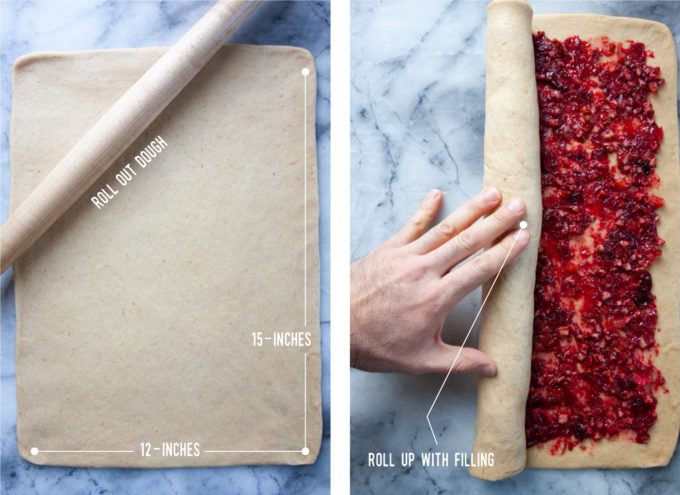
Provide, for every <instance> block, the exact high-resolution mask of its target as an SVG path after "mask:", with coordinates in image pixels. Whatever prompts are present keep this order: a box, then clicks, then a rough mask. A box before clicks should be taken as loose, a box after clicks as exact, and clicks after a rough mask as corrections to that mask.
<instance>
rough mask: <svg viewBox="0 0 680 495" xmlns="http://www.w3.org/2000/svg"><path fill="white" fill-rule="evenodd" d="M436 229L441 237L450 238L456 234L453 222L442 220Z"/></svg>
mask: <svg viewBox="0 0 680 495" xmlns="http://www.w3.org/2000/svg"><path fill="white" fill-rule="evenodd" d="M437 231H438V232H439V235H441V236H442V237H446V238H451V237H453V236H454V235H456V231H457V229H456V225H455V224H454V223H453V222H450V221H449V222H447V221H444V222H442V223H440V224H439V226H438V227H437Z"/></svg>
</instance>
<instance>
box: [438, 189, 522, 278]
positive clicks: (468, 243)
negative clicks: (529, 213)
mask: <svg viewBox="0 0 680 495" xmlns="http://www.w3.org/2000/svg"><path fill="white" fill-rule="evenodd" d="M525 209H526V208H525V206H524V202H523V201H522V200H521V199H519V198H514V199H511V200H510V201H508V202H507V203H505V204H504V205H503V206H501V207H500V208H498V209H497V210H496V211H495V212H494V213H493V214H492V215H489V216H488V217H486V218H485V219H484V220H482V221H481V222H478V223H476V224H474V225H472V226H471V227H469V228H468V229H465V230H463V231H462V232H460V233H459V234H457V235H456V236H455V237H454V238H453V239H450V240H449V241H447V242H446V243H444V244H443V245H441V246H440V247H438V248H437V249H435V250H434V251H432V252H430V253H428V254H426V255H425V256H427V257H428V258H429V262H431V263H432V264H433V265H434V266H436V267H437V268H438V269H439V270H441V273H442V274H444V273H446V272H447V271H449V270H450V269H451V268H452V267H453V266H455V265H457V264H458V263H460V262H461V261H463V260H464V259H466V258H468V257H470V256H472V255H473V254H474V253H476V252H477V251H479V250H480V249H482V248H483V247H485V246H488V245H489V244H491V243H492V242H493V240H494V239H497V238H498V237H499V236H500V235H501V234H503V233H504V232H506V231H507V230H509V229H510V228H511V227H513V226H514V225H515V224H516V223H517V222H518V221H519V220H520V219H521V218H522V216H523V215H524V211H525Z"/></svg>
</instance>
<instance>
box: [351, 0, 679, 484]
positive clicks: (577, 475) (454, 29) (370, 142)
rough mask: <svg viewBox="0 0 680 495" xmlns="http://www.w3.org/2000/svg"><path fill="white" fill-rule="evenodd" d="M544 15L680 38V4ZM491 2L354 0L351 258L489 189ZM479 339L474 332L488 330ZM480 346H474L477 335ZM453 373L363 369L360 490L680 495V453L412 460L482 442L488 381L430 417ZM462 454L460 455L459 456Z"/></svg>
mask: <svg viewBox="0 0 680 495" xmlns="http://www.w3.org/2000/svg"><path fill="white" fill-rule="evenodd" d="M532 5H533V7H534V11H535V12H536V13H548V12H597V13H602V14H609V15H620V16H631V17H642V18H648V19H653V20H658V21H661V22H665V23H666V24H667V25H669V27H670V28H671V30H672V31H673V33H674V36H675V39H676V43H677V41H678V40H680V3H679V2H532ZM485 8H486V2H465V1H464V2H443V1H406V0H404V1H389V0H388V1H385V2H371V1H357V0H355V1H353V2H352V6H351V70H352V74H351V86H352V87H351V119H352V121H351V256H352V259H357V258H359V257H361V256H363V255H365V254H366V253H368V252H369V251H370V250H371V249H373V248H375V247H376V246H378V245H379V244H380V243H381V242H383V241H384V240H386V239H387V238H388V237H389V236H390V235H392V234H393V233H394V232H396V230H397V229H398V228H399V227H401V225H402V224H403V223H404V222H405V221H406V220H407V219H408V218H409V217H410V216H411V215H412V214H413V213H414V212H415V210H416V209H417V207H418V204H419V203H420V201H421V200H422V198H423V197H424V196H425V194H427V192H428V191H429V190H430V189H431V188H433V187H437V188H439V189H441V190H442V191H443V193H444V208H443V210H444V211H443V214H446V213H448V212H451V211H453V210H454V209H455V208H456V207H458V206H460V205H461V204H463V203H464V202H466V201H467V199H468V198H470V197H471V196H472V195H473V194H475V193H476V192H477V191H478V190H480V189H481V187H482V159H483V134H484V72H485V69H484V65H485V62H484V48H485V37H486V27H485V23H486V13H485ZM479 304H480V300H479V292H476V293H473V294H472V295H470V296H468V297H467V298H466V299H465V300H464V301H463V302H462V303H461V304H459V305H458V306H457V307H456V308H455V309H454V310H453V312H452V313H451V315H449V318H448V319H447V322H446V324H445V339H446V340H447V341H449V342H451V343H457V342H461V341H462V338H463V336H464V334H465V333H466V332H467V330H468V328H469V327H470V325H471V323H472V321H473V319H474V317H475V314H476V312H477V310H478V308H479ZM473 336H474V337H475V338H474V339H473V340H476V335H474V332H473ZM471 345H475V342H472V343H471ZM442 378H443V377H442V376H418V377H413V376H404V375H397V374H383V375H381V374H369V373H364V372H360V371H356V370H353V371H352V376H351V390H352V400H351V418H352V419H351V432H352V452H351V462H352V482H351V486H352V492H353V493H357V494H359V493H361V494H363V493H366V494H373V493H375V494H382V493H388V492H391V493H492V492H493V493H497V492H498V493H507V494H515V493H517V494H520V493H521V494H539V493H540V494H542V493H565V494H566V493H579V494H586V495H591V494H593V495H594V494H602V493H611V494H634V493H678V490H680V488H678V487H679V486H680V455H679V454H678V452H677V451H676V455H675V456H674V458H673V460H672V461H671V464H670V466H669V467H667V468H654V469H645V470H618V471H608V470H576V471H549V470H548V471H540V470H525V471H524V472H523V473H521V474H520V475H518V476H515V477H514V478H511V479H509V480H505V481H502V482H496V483H492V482H487V481H482V480H478V479H476V478H473V477H471V476H470V475H469V474H468V472H467V468H461V467H458V468H455V467H450V468H446V469H445V468H434V467H430V468H423V467H421V466H417V465H415V466H413V467H411V468H402V467H400V466H399V465H398V464H399V463H398V455H399V453H400V452H403V451H413V452H415V453H416V454H418V453H420V452H433V451H437V450H442V451H449V452H470V449H471V447H472V440H473V436H474V425H475V409H476V383H475V378H474V377H471V376H454V377H452V378H451V379H450V380H449V382H448V383H447V385H446V388H445V389H444V392H443V393H442V396H441V397H440V399H439V401H438V403H437V406H436V408H435V409H434V411H433V412H432V416H431V419H432V422H433V426H434V427H435V431H436V432H437V434H438V440H439V444H440V448H439V449H437V448H435V445H434V442H433V439H432V436H431V434H430V431H429V429H428V426H427V423H426V421H425V414H426V413H427V410H428V408H429V407H430V404H431V403H432V400H433V399H434V396H435V394H436V392H437V390H438V388H439V386H440V384H441V380H442ZM368 452H392V453H393V457H394V460H395V463H396V464H397V466H396V467H394V468H370V467H368V466H367V454H368ZM452 460H453V459H452Z"/></svg>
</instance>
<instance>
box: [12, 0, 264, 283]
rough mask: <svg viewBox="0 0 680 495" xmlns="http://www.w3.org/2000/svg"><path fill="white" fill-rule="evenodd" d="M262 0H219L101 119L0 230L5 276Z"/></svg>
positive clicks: (156, 115) (142, 130)
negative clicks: (12, 265)
mask: <svg viewBox="0 0 680 495" xmlns="http://www.w3.org/2000/svg"><path fill="white" fill-rule="evenodd" d="M259 4H260V0H257V1H249V0H220V1H219V2H217V4H216V5H215V6H214V7H213V8H212V9H210V10H209V11H208V12H207V13H206V14H205V15H204V16H203V17H202V18H201V20H200V21H198V23H197V24H196V25H195V26H194V27H192V28H191V30H189V32H187V33H186V34H185V35H184V36H183V37H182V38H181V39H180V40H179V41H178V42H177V43H176V44H175V45H174V46H173V47H171V48H170V49H169V50H168V51H167V52H166V53H165V54H164V55H163V56H162V57H161V58H160V59H159V60H158V61H157V62H156V63H155V64H154V65H153V66H151V68H150V69H149V70H148V71H147V72H146V73H145V74H144V75H143V76H142V77H141V78H139V80H138V81H137V82H136V83H135V84H134V85H133V86H132V87H131V88H130V89H129V90H128V91H127V92H126V93H125V94H124V95H123V96H122V97H121V98H120V99H119V100H118V101H117V102H116V103H115V104H114V105H113V106H112V107H111V108H110V109H109V110H108V111H107V112H106V113H105V114H104V115H103V116H102V117H101V119H99V121H97V123H96V124H95V125H94V126H93V127H92V128H91V129H90V130H89V131H88V132H87V134H85V136H83V137H82V139H80V141H78V143H77V144H76V145H75V146H74V147H73V148H72V149H71V151H69V152H68V153H67V154H66V156H64V158H63V159H62V160H61V161H60V162H59V163H58V164H57V165H56V166H55V167H54V168H53V169H52V171H51V172H50V173H49V174H48V175H47V177H45V179H44V180H43V181H42V182H41V183H40V184H39V185H38V187H36V188H35V189H34V190H33V191H32V192H31V194H29V196H28V197H27V198H26V200H24V202H23V203H21V204H20V205H19V207H18V208H17V209H16V210H15V211H14V212H13V213H12V215H11V216H10V218H9V219H8V220H7V222H5V224H4V225H3V226H2V229H0V265H1V268H2V270H1V272H4V271H5V270H6V269H7V268H9V266H10V265H11V264H12V263H14V262H15V261H16V259H17V258H18V257H19V256H21V254H22V253H23V252H24V251H26V249H28V248H29V247H30V246H31V245H32V244H33V243H34V242H35V241H36V240H37V239H38V238H39V237H40V236H41V235H42V234H43V233H44V232H45V231H46V230H47V229H48V228H49V227H50V226H51V225H52V224H53V223H54V222H55V221H56V220H57V219H58V218H59V217H60V216H61V215H62V214H63V213H64V212H65V211H66V210H67V209H68V208H69V207H70V206H71V205H72V204H73V203H74V202H75V201H76V200H77V199H78V198H79V197H80V196H82V194H83V193H84V192H85V191H86V190H87V189H88V188H89V187H90V186H91V185H92V184H93V183H94V182H95V181H96V180H97V179H98V178H99V177H100V176H101V175H102V174H103V173H104V171H106V169H108V168H109V167H110V166H111V164H112V163H113V162H114V161H115V160H116V159H117V158H118V157H119V156H120V155H121V154H122V153H123V152H124V151H125V150H126V149H127V148H128V147H129V146H130V145H131V144H132V143H133V142H134V141H135V139H137V138H138V137H139V136H140V134H142V132H144V130H145V129H146V128H147V127H148V126H149V124H151V122H153V121H154V119H155V118H156V117H158V115H159V114H160V113H161V112H162V111H163V110H164V109H165V107H167V106H168V104H169V103H170V102H171V101H172V100H173V99H174V98H175V97H176V96H177V95H178V94H179V92H180V91H181V90H182V89H183V88H184V87H185V86H186V85H187V84H188V83H189V81H191V79H192V78H193V77H194V76H195V75H196V74H197V73H198V72H199V71H200V70H201V69H202V68H203V66H204V65H205V64H206V63H207V62H208V60H210V58H211V57H212V56H213V55H214V54H215V53H216V52H217V50H219V48H220V47H221V46H222V44H223V43H224V42H225V41H226V40H227V38H229V37H230V36H231V35H232V34H233V33H234V31H236V29H238V27H239V26H240V25H241V24H242V23H243V21H244V20H245V19H246V18H247V17H248V16H249V15H250V14H251V13H252V12H253V11H254V10H255V9H256V8H257V6H258V5H259Z"/></svg>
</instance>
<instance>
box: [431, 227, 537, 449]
mask: <svg viewBox="0 0 680 495" xmlns="http://www.w3.org/2000/svg"><path fill="white" fill-rule="evenodd" d="M519 228H520V230H524V229H526V228H527V223H526V222H525V221H521V222H520V223H519ZM518 237H519V232H517V234H515V239H514V240H513V241H512V244H511V245H510V249H508V254H506V255H505V259H504V260H503V263H502V264H501V267H500V269H499V270H498V273H497V274H496V278H494V279H493V282H492V283H491V287H489V292H487V293H486V297H485V298H484V301H482V305H481V306H480V307H479V311H477V315H476V316H475V319H474V320H473V321H472V325H470V329H469V330H468V332H467V334H466V335H465V339H463V343H462V344H461V346H460V348H459V349H458V352H457V353H456V357H455V358H454V359H453V363H451V367H450V368H449V371H448V372H447V373H446V377H445V378H444V381H443V382H442V385H441V387H439V391H438V392H437V395H436V397H435V398H434V401H433V402H432V405H431V406H430V410H429V411H427V414H426V415H425V419H427V425H428V426H429V427H430V432H431V433H432V438H434V443H435V445H439V442H438V441H437V436H436V435H435V434H434V429H433V428H432V423H431V422H430V413H431V412H432V409H434V405H435V404H436V403H437V399H439V395H440V394H441V393H442V390H443V389H444V385H446V381H447V380H448V379H449V375H451V372H452V371H453V367H454V366H455V365H456V361H458V356H460V353H461V351H462V350H463V347H465V343H466V342H467V339H468V337H469V336H470V333H471V332H472V328H473V327H474V326H475V323H477V319H478V318H479V315H480V314H481V312H482V308H484V305H485V304H486V300H487V299H489V294H491V291H492V290H493V286H494V285H496V280H498V277H499V276H500V275H501V272H502V271H503V267H504V266H505V263H506V262H507V261H508V258H509V257H510V253H511V252H512V248H514V247H515V243H516V242H517V238H518Z"/></svg>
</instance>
